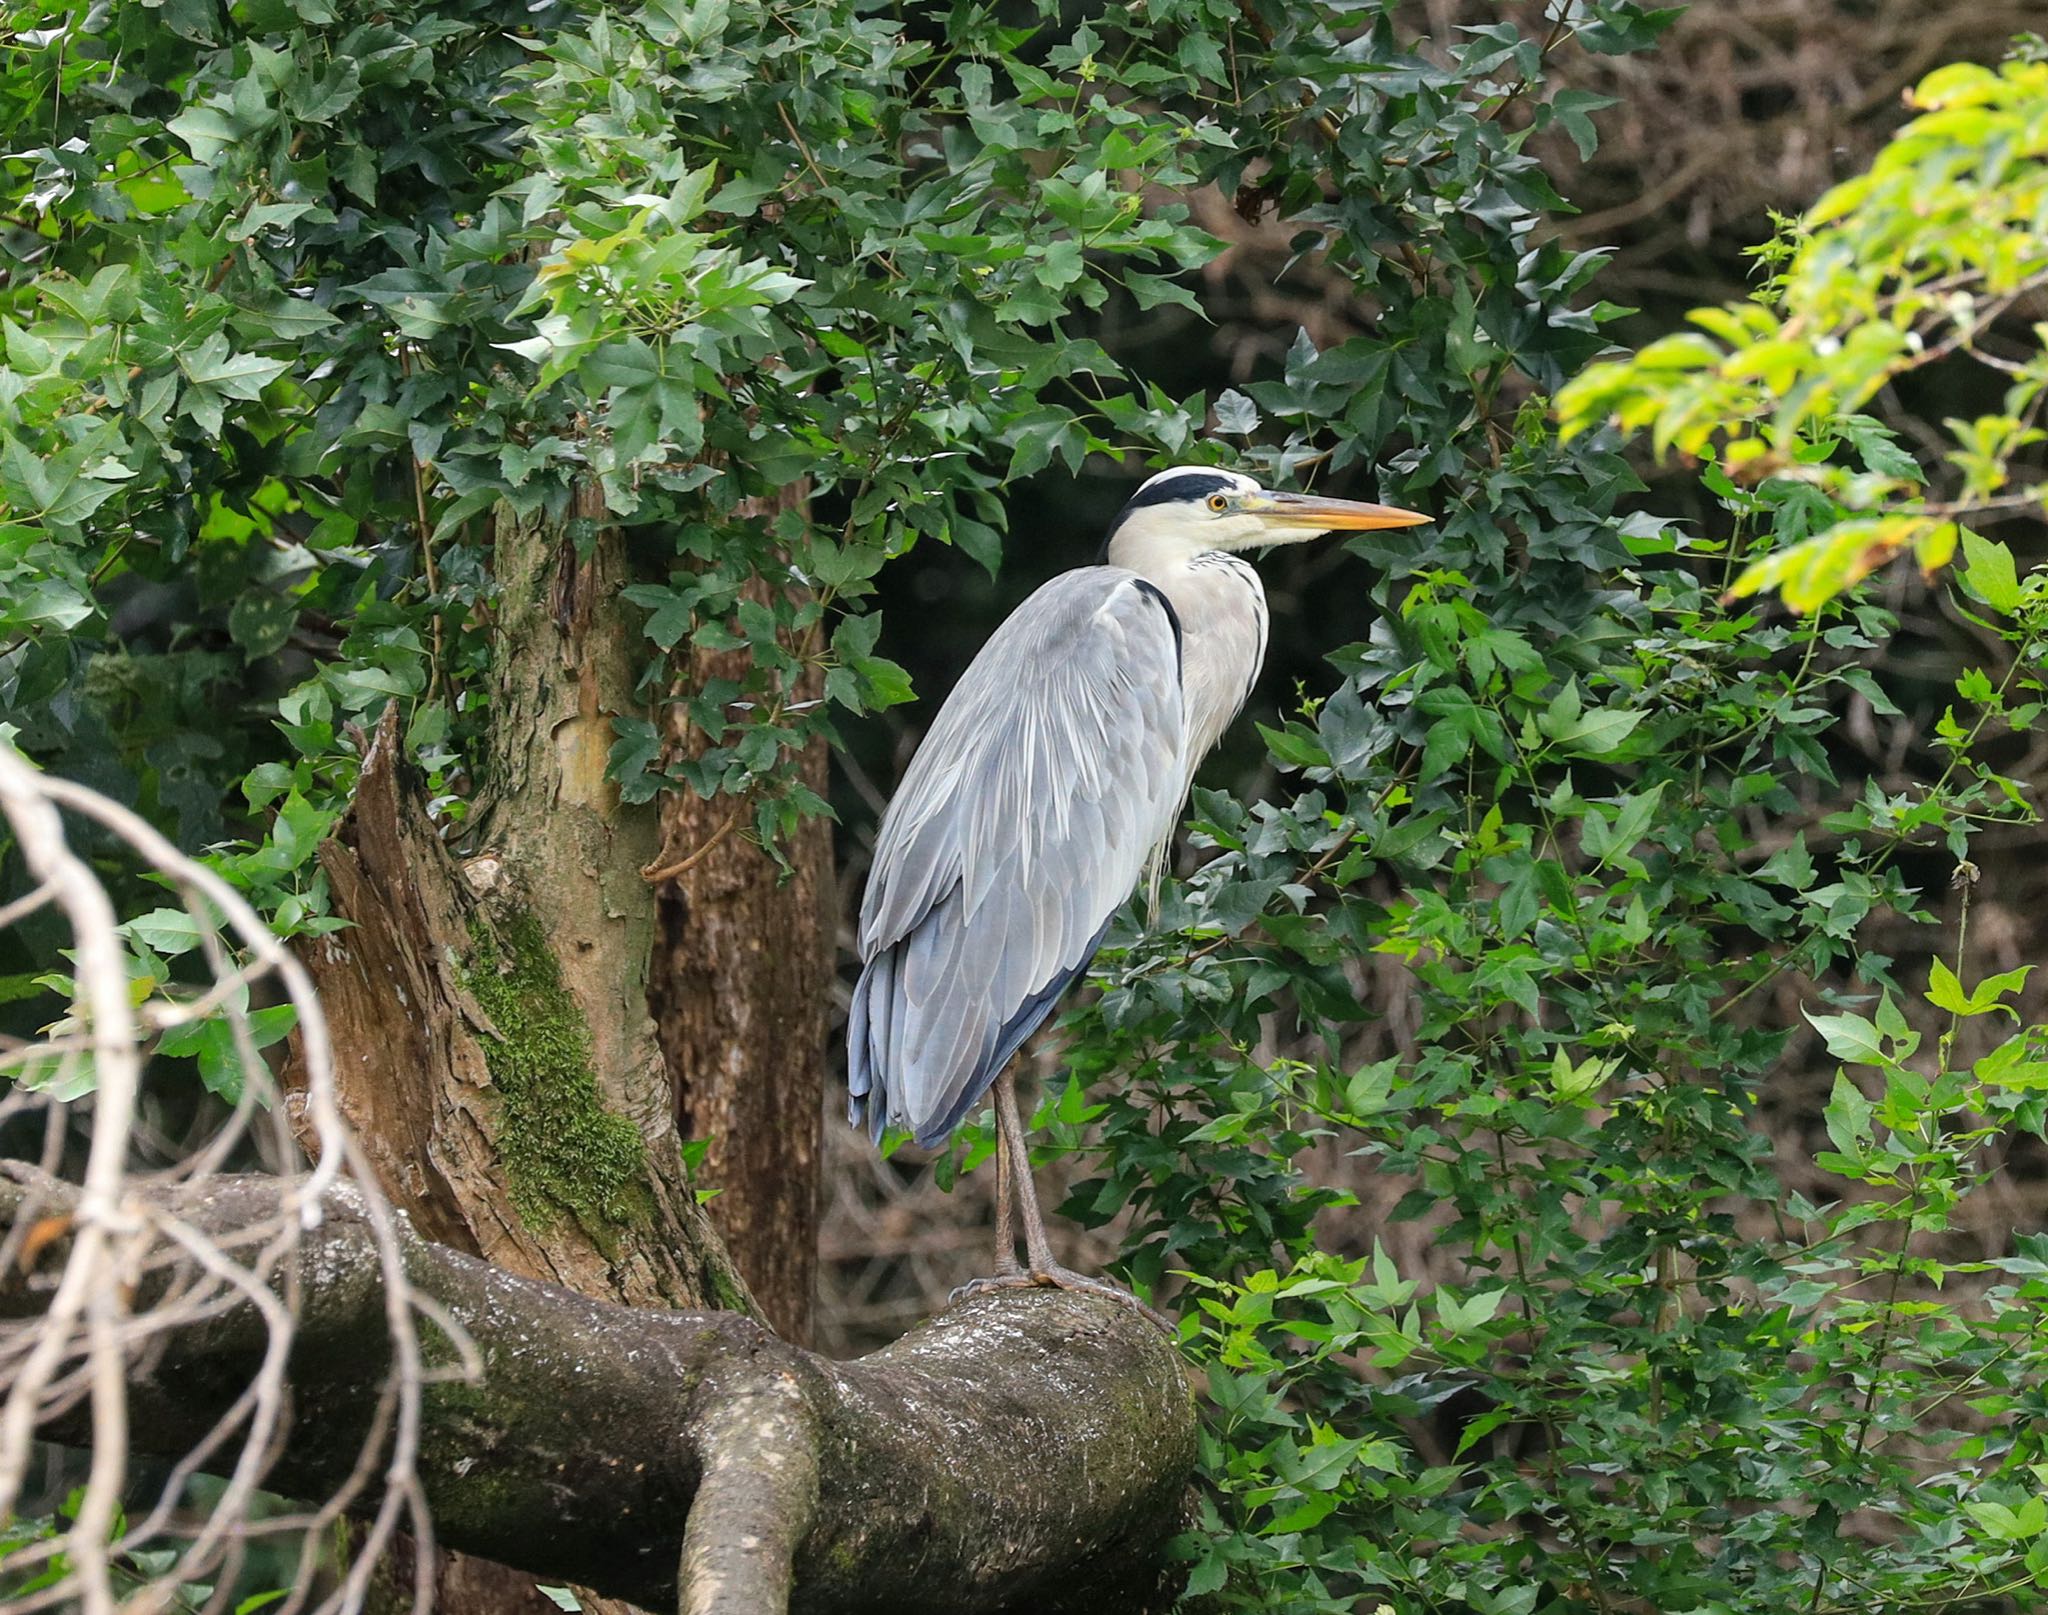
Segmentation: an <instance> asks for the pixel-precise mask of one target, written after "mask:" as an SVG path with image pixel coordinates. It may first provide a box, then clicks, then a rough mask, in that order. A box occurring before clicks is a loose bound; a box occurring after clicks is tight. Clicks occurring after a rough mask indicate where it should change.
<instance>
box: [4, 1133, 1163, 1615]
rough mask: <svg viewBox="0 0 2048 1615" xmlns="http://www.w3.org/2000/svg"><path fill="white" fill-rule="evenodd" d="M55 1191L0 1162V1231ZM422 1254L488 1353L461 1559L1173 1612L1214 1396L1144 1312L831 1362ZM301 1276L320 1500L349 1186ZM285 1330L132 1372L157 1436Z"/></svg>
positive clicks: (363, 1248) (1080, 1302)
mask: <svg viewBox="0 0 2048 1615" xmlns="http://www.w3.org/2000/svg"><path fill="white" fill-rule="evenodd" d="M32 1175H33V1174H31V1173H30V1172H29V1171H28V1169H25V1168H11V1167H8V1166H5V1165H0V1228H4V1227H5V1226H6V1225H7V1224H8V1222H9V1221H10V1220H11V1218H12V1216H13V1214H14V1210H15V1208H16V1207H17V1206H21V1205H27V1204H39V1205H40V1206H41V1207H42V1208H43V1210H45V1211H47V1210H48V1208H49V1207H50V1205H52V1204H61V1203H62V1200H63V1196H64V1194H65V1193H66V1192H67V1191H65V1190H64V1189H63V1188H62V1186H53V1185H50V1184H48V1183H47V1181H44V1182H42V1183H40V1184H38V1186H37V1192H38V1196H39V1198H32V1197H30V1196H29V1195H27V1194H25V1193H24V1187H25V1185H26V1183H27V1180H28V1179H29V1178H30V1177H31V1176H32ZM276 1205H277V1195H276V1186H275V1183H274V1182H272V1181H271V1180H255V1179H236V1178H225V1179H222V1180H220V1181H219V1182H218V1183H217V1184H216V1185H215V1186H214V1187H212V1188H211V1189H209V1190H208V1191H207V1194H206V1195H205V1197H204V1199H203V1200H201V1201H200V1202H198V1203H197V1204H196V1205H194V1206H190V1207H185V1206H181V1215H182V1216H185V1217H186V1218H188V1220H190V1221H191V1222H192V1223H193V1224H194V1225H196V1226H199V1227H201V1228H203V1229H204V1230H205V1231H207V1232H208V1233H210V1234H212V1235H214V1236H215V1237H217V1238H222V1239H228V1238H232V1237H233V1236H234V1235H235V1234H236V1232H237V1231H238V1230H241V1229H245V1228H249V1227H252V1226H257V1225H260V1224H261V1223H262V1221H263V1220H265V1219H267V1218H269V1217H271V1216H272V1215H273V1214H274V1212H275V1209H276ZM402 1238H403V1241H404V1266H405V1271H406V1273H407V1276H408V1279H409V1281H410V1282H411V1283H412V1284H413V1285H414V1286H415V1287H416V1288H417V1289H419V1290H421V1291H423V1292H424V1293H426V1294H428V1295H430V1296H432V1297H433V1299H434V1300H435V1301H436V1302H438V1303H439V1305H440V1306H441V1307H443V1308H445V1309H446V1311H447V1314H448V1315H449V1316H450V1317H452V1318H453V1320H454V1321H455V1322H456V1323H457V1324H459V1325H460V1326H461V1327H462V1328H463V1329H465V1330H466V1331H467V1332H468V1333H469V1335H470V1336H471V1338H472V1340H473V1341H474V1343H475V1345H476V1347H477V1348H478V1351H479V1353H480V1355H481V1357H482V1359H483V1360H484V1362H485V1363H487V1364H488V1365H489V1367H488V1370H487V1372H486V1374H485V1376H484V1377H483V1379H482V1380H481V1381H478V1382H474V1383H465V1382H461V1381H455V1382H442V1383H436V1384H431V1385H428V1386H426V1387H425V1388H424V1391H423V1396H424V1403H423V1417H422V1424H421V1452H420V1462H419V1470H420V1475H421V1479H422V1481H423V1483H424V1485H425V1488H426V1492H427V1497H428V1501H429V1504H430V1506H431V1508H432V1510H433V1515H434V1520H435V1528H436V1530H437V1532H438V1533H439V1534H440V1536H441V1538H442V1540H443V1541H445V1542H446V1543H448V1544H450V1545H452V1546H455V1547H458V1548H462V1549H465V1550H468V1551H470V1552H474V1553H480V1554H484V1555H486V1556H488V1557H490V1558H492V1559H496V1560H500V1561H503V1562H505V1563H508V1564H512V1565H516V1566H518V1567H519V1568H520V1569H521V1570H523V1571H527V1572H531V1573H533V1574H536V1575H539V1576H542V1577H544V1578H547V1579H553V1580H568V1581H573V1582H580V1583H582V1584H583V1585H586V1586H590V1587H594V1588H596V1589H598V1590H599V1592H601V1593H603V1594H605V1595H607V1596H610V1597H623V1598H630V1599H633V1600H635V1601H638V1602H642V1603H646V1604H650V1605H653V1604H660V1605H663V1606H665V1607H668V1608H676V1609H680V1610H711V1609H715V1610H718V1611H720V1612H721V1615H764V1612H771V1611H779V1610H782V1609H784V1608H788V1609H793V1610H799V1611H815V1612H820V1615H824V1612H839V1611H863V1612H867V1611H872V1612H877V1615H879V1612H882V1611H892V1612H911V1611H934V1612H938V1611H945V1612H960V1615H968V1612H981V1611H1018V1612H1022V1611H1034V1612H1042V1615H1063V1612H1064V1615H1084V1612H1090V1615H1092V1612H1096V1611H1104V1612H1107V1611H1118V1612H1130V1615H1140V1612H1144V1611H1148V1610H1163V1609H1164V1608H1166V1607H1167V1606H1168V1605H1169V1604H1170V1602H1171V1594H1172V1591H1173V1588H1172V1586H1171V1583H1170V1578H1169V1577H1168V1576H1167V1574H1166V1572H1164V1571H1163V1569H1162V1559H1161V1553H1160V1550H1161V1548H1162V1547H1163V1545H1164V1543H1165V1541H1166V1540H1167V1538H1168V1537H1169V1536H1170V1535H1171V1534H1172V1533H1173V1532H1174V1531H1175V1530H1176V1529H1177V1527H1178V1523H1179V1519H1180V1513H1181V1508H1182V1494H1183V1489H1184V1488H1185V1486H1186V1483H1187V1478H1188V1475H1189V1472H1190V1469H1191V1467H1192V1464H1193V1461H1194V1452H1195V1417H1194V1406H1193V1398H1192V1396H1191V1394H1190V1392H1189V1388H1188V1384H1187V1381H1186V1377H1185V1371H1184V1369H1183V1367H1182V1365H1181V1362H1180V1359H1179V1356H1178V1354H1177V1353H1176V1352H1175V1350H1174V1348H1173V1345H1172V1343H1171V1342H1170V1341H1168V1340H1167V1339H1165V1337H1164V1336H1162V1335H1161V1334H1160V1333H1159V1331H1158V1330H1156V1329H1155V1328H1153V1327H1152V1326H1151V1325H1150V1324H1148V1323H1147V1322H1145V1321H1144V1320H1143V1319H1142V1318H1141V1317H1139V1315H1138V1314H1137V1313H1136V1312H1135V1311H1133V1310H1132V1309H1131V1308H1129V1307H1127V1306H1123V1305H1121V1304H1119V1303H1117V1302H1116V1301H1113V1300H1108V1299H1105V1298H1102V1297H1098V1296H1087V1295H1075V1294H1068V1293H1066V1292H1062V1291H1010V1292H1001V1293H995V1294H986V1295H982V1296H979V1297H976V1298H975V1299H973V1300H970V1301H968V1302H966V1303H964V1304H963V1305H960V1306H957V1307H955V1308H953V1309H952V1310H951V1311H949V1312H947V1313H946V1314H944V1315H943V1316H941V1317H940V1318H938V1319H936V1320H934V1321H933V1322H932V1323H930V1324H927V1325H925V1326H924V1327H923V1328H921V1329H918V1330H915V1331H913V1332H912V1333H911V1334H909V1335H906V1336H905V1337H904V1338H903V1339H902V1340H900V1341H898V1342H897V1343H896V1344H895V1345H893V1346H890V1347H888V1348H887V1349H885V1350H883V1351H881V1352H877V1353H876V1354H874V1355H873V1356H871V1357H867V1358H863V1359H862V1360H861V1361H859V1362H855V1363H835V1362H831V1361H828V1360H826V1359H824V1358H820V1357H816V1356H813V1355H812V1354H811V1353H809V1352H805V1351H802V1350H799V1349H798V1348H795V1347H792V1346H789V1345H786V1344H785V1343H783V1342H781V1341H779V1340H777V1339H775V1338H774V1337H773V1336H772V1335H770V1334H769V1333H768V1332H767V1330H766V1329H764V1328H763V1327H762V1326H761V1325H760V1324H759V1323H757V1322H755V1321H753V1320H751V1319H748V1318H745V1317H741V1316H739V1315H738V1314H734V1313H694V1312H675V1311H653V1310H635V1309H631V1308H627V1307H621V1306H617V1305H612V1304H608V1303H605V1302H600V1301H593V1300H591V1299H589V1298H587V1297H584V1296H579V1295H576V1294H574V1293H572V1292H570V1291H567V1290H564V1289H562V1288H560V1287H558V1286H554V1285H548V1284H544V1283H540V1282H537V1281H534V1280H530V1279H519V1278H514V1277H512V1276H511V1275H509V1274H507V1273H505V1272H503V1271H502V1270H500V1269H497V1268H493V1267H491V1266H489V1265H487V1264H485V1263H482V1262H478V1261H476V1260H474V1259H472V1258H470V1257H467V1256H464V1255H462V1254H460V1253H458V1252H455V1251H451V1250H448V1249H447V1248H446V1247H443V1246H437V1245H434V1244H432V1243H430V1242H429V1241H426V1240H423V1239H420V1238H419V1237H417V1235H415V1234H413V1233H411V1231H410V1230H406V1231H404V1232H403V1233H402ZM59 1259H60V1251H59V1250H58V1249H55V1248H53V1249H50V1250H48V1251H46V1252H44V1253H43V1262H42V1267H41V1268H38V1269H36V1270H34V1271H31V1272H30V1273H28V1274H19V1273H9V1274H7V1275H4V1276H0V1315H12V1316H17V1317H19V1316H24V1315H32V1314H33V1313H34V1312H35V1311H36V1310H37V1309H38V1307H39V1305H40V1304H41V1302H42V1301H44V1300H46V1299H47V1295H48V1290H47V1289H46V1288H42V1287H41V1286H40V1285H39V1278H40V1273H41V1272H42V1271H43V1270H44V1269H52V1270H53V1269H54V1267H55V1265H56V1264H57V1263H58V1261H59ZM174 1265H175V1264H171V1266H170V1267H167V1268H161V1269H158V1270H157V1271H155V1272H153V1273H151V1274H148V1275H145V1278H144V1282H143V1284H142V1286H141V1288H140V1291H139V1294H138V1305H141V1306H144V1307H146V1306H148V1305H149V1304H150V1301H151V1299H152V1297H153V1296H154V1295H157V1294H160V1293H162V1291H163V1289H164V1288H165V1286H166V1285H167V1284H170V1283H173V1282H176V1274H175V1271H174V1270H172V1269H173V1268H174ZM292 1277H293V1278H294V1279H295V1280H296V1282H297V1283H298V1284H299V1286H300V1287H301V1301H300V1311H299V1325H298V1330H297V1334H296V1336H295V1339H294V1343H293V1347H292V1353H291V1358H290V1363H289V1369H288V1373H289V1376H290V1379H291V1382H292V1385H293V1387H294V1397H293V1405H294V1408H295V1410H296V1422H295V1423H294V1425H293V1427H292V1428H291V1430H290V1432H289V1435H288V1437H287V1439H286V1441H285V1443H284V1445H283V1447H282V1456H281V1458H280V1461H279V1464H278V1466H277V1468H276V1469H275V1470H273V1471H272V1473H271V1476H270V1479H269V1482H268V1484H270V1485H272V1486H274V1487H276V1488H279V1489H281V1490H284V1491H286V1492H288V1493H295V1494H298V1495H304V1496H318V1495H324V1493H325V1492H326V1491H327V1490H328V1489H330V1488H331V1487H332V1486H334V1485H335V1484H336V1483H337V1481H338V1480H339V1479H340V1478H341V1477H342V1476H344V1475H345V1474H347V1473H348V1472H349V1471H350V1469H351V1468H352V1467H353V1466H354V1464H355V1462H356V1459H357V1454H358V1451H359V1448H360V1444H361V1442H362V1440H363V1439H364V1436H365V1433H366V1431H367V1430H368V1428H369V1426H370V1422H371V1421H372V1419H373V1418H374V1417H375V1416H376V1407H377V1403H378V1399H379V1395H380V1391H381V1386H382V1382H383V1376H384V1374H385V1372H386V1369H387V1366H388V1362H389V1346H388V1341H387V1339H386V1337H385V1334H384V1317H385V1313H384V1299H383V1291H382V1277H381V1273H380V1269H379V1266H378V1262H377V1259H376V1255H375V1250H374V1246H373V1245H372V1243H371V1240H370V1238H369V1234H368V1229H367V1225H366V1223H365V1221H364V1220H363V1218H362V1216H361V1213H360V1210H359V1202H358V1201H357V1200H356V1198H355V1196H354V1191H352V1190H349V1189H346V1188H343V1189H341V1190H337V1191H336V1192H335V1193H334V1194H333V1195H332V1196H331V1197H330V1198H329V1200H328V1202H327V1206H326V1214H325V1216H324V1217H323V1218H322V1220H321V1223H320V1225H319V1226H318V1227H317V1228H315V1229H313V1230H310V1231H309V1232H308V1234H307V1236H306V1238H305V1240H304V1242H303V1243H302V1244H301V1246H300V1247H299V1255H298V1262H297V1268H296V1272H295V1274H294V1275H293V1276H292ZM278 1282H279V1284H280V1286H282V1285H283V1284H284V1283H286V1282H287V1281H286V1279H285V1278H284V1277H283V1276H280V1278H279V1280H278ZM266 1341H267V1330H266V1326H265V1322H264V1319H263V1317H262V1315H261V1313H260V1312H259V1311H258V1309H257V1308H256V1307H255V1306H254V1305H252V1304H249V1303H248V1302H246V1301H243V1302H241V1303H240V1304H238V1305H236V1306H234V1307H232V1308H229V1309H227V1310H225V1311H222V1312H219V1313H210V1314H208V1315H207V1317H206V1318H205V1319H204V1320H203V1321H201V1322H199V1323H197V1324H196V1325H195V1326H194V1327H192V1328H190V1329H186V1330H182V1331H180V1332H179V1333H178V1334H177V1335H175V1336H173V1337H170V1339H169V1340H168V1342H167V1345H166V1347H165V1349H164V1350H163V1352H162V1353H161V1355H148V1356H145V1357H143V1358H141V1359H138V1360H136V1361H135V1363H134V1365H133V1366H132V1368H131V1370H130V1375H131V1409H132V1412H133V1415H134V1418H133V1430H134V1439H135V1443H136V1446H137V1447H138V1449H143V1450H150V1451H155V1452H161V1453H164V1454H166V1455H169V1454H174V1453H177V1452H180V1451H182V1450H184V1447H185V1444H186V1443H188V1442H190V1441H191V1440H193V1439H195V1438H196V1437H197V1435H198V1434H199V1433H200V1432H203V1431H204V1430H206V1429H207V1428H208V1426H209V1425H210V1424H211V1421H212V1420H213V1419H214V1418H215V1417H216V1416H217V1415H218V1414H219V1413H220V1412H221V1410H222V1408H224V1407H225V1406H226V1405H227V1404H228V1403H229V1402H231V1401H232V1400H233V1398H234V1397H235V1396H236V1395H237V1394H238V1387H239V1386H240V1384H241V1383H242V1376H243V1375H244V1374H245V1372H246V1371H247V1370H248V1369H249V1368H250V1367H251V1366H252V1365H253V1364H254V1363H255V1362H256V1361H257V1360H259V1359H260V1357H261V1354H262V1353H263V1351H264V1349H265V1346H266ZM80 1416H81V1415H79V1414H76V1413H74V1414H72V1415H69V1417H71V1418H74V1419H76V1418H78V1417H80ZM50 1433H51V1434H53V1435H55V1436H57V1437H58V1438H60V1439H61V1438H62V1437H64V1436H65V1435H68V1434H75V1433H76V1432H73V1431H71V1430H70V1429H69V1428H68V1427H59V1428H55V1429H53V1430H52V1431H51V1432H50ZM374 1503H375V1499H374V1498H371V1499H365V1500H364V1504H363V1506H365V1507H371V1506H374Z"/></svg>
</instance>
